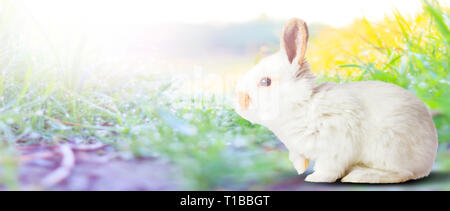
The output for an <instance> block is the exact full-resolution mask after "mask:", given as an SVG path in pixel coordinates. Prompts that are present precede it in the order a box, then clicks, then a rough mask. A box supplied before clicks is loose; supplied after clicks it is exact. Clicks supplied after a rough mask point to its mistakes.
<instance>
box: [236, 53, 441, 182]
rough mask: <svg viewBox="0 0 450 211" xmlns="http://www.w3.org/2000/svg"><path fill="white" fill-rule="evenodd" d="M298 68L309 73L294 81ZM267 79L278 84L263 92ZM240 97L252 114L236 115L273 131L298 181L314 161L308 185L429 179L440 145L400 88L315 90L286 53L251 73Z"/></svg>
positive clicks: (355, 85)
mask: <svg viewBox="0 0 450 211" xmlns="http://www.w3.org/2000/svg"><path fill="white" fill-rule="evenodd" d="M300 59H301V58H300ZM305 64H306V63H305ZM299 68H304V69H305V72H304V74H302V75H301V76H300V77H298V78H296V77H295V73H296V72H297V70H298V69H299ZM262 77H272V78H279V83H274V84H272V85H271V86H270V87H260V86H258V85H257V84H258V81H259V80H260V79H261V78H262ZM236 90H237V91H239V92H245V93H248V95H249V96H250V106H249V108H248V109H242V108H241V107H240V106H239V104H238V103H237V102H236V103H235V108H236V111H237V113H239V114H240V115H241V116H242V117H244V118H246V119H248V120H249V121H251V122H254V123H258V124H262V125H264V126H266V127H268V128H269V129H270V130H272V131H273V132H274V133H275V135H276V136H277V137H278V138H279V139H280V140H281V141H282V142H283V143H284V144H285V146H286V148H287V149H288V151H289V153H290V156H289V158H290V160H291V161H292V162H293V163H294V167H295V168H296V169H297V171H298V172H299V173H303V172H304V171H305V169H304V168H303V163H304V160H305V159H311V160H314V161H315V166H314V173H313V174H311V175H309V176H308V177H307V178H306V180H307V181H311V182H334V181H336V180H337V179H339V178H342V180H341V181H343V182H354V183H397V182H404V181H407V180H411V179H418V178H421V177H425V176H427V175H428V174H429V173H430V171H431V167H432V165H433V163H434V160H435V156H436V151H437V143H438V141H437V132H436V129H435V126H434V123H433V121H432V118H431V114H430V112H429V110H428V109H427V107H426V106H425V105H424V103H423V102H422V101H421V100H420V99H419V98H417V97H416V96H415V95H414V94H412V93H411V92H409V91H407V90H404V89H402V88H400V87H398V86H396V85H393V84H389V83H384V82H378V81H366V82H351V83H345V84H334V83H326V84H320V85H316V83H315V79H314V76H313V75H312V73H311V72H310V70H309V68H308V65H307V64H306V65H303V66H302V67H300V66H299V65H298V64H297V63H295V62H294V63H293V64H290V63H289V61H288V59H287V56H286V54H285V53H284V52H283V49H282V50H281V51H280V52H279V53H276V54H274V55H272V56H270V57H268V58H265V59H264V60H262V61H261V62H260V63H259V64H257V65H256V66H255V67H254V68H252V69H251V70H250V71H249V72H248V73H246V74H245V75H244V76H243V77H242V78H241V80H240V81H239V82H238V84H237V86H236Z"/></svg>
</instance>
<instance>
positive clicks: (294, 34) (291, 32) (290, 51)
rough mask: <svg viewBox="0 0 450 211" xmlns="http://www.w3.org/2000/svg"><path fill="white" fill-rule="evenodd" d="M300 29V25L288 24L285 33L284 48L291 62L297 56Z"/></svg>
mask: <svg viewBox="0 0 450 211" xmlns="http://www.w3.org/2000/svg"><path fill="white" fill-rule="evenodd" d="M298 31H299V28H298V25H297V24H296V23H294V24H289V25H288V26H286V28H285V30H284V34H283V41H284V48H285V50H286V54H287V56H288V59H289V62H290V63H291V64H292V61H293V60H294V58H295V56H297V38H298Z"/></svg>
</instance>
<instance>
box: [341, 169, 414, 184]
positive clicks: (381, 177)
mask: <svg viewBox="0 0 450 211" xmlns="http://www.w3.org/2000/svg"><path fill="white" fill-rule="evenodd" d="M409 179H410V175H408V174H405V173H399V172H393V171H386V170H381V169H374V168H369V167H363V166H354V167H353V168H352V169H350V171H349V173H348V174H347V175H346V176H344V177H343V178H342V179H341V182H348V183H402V182H405V181H407V180H409Z"/></svg>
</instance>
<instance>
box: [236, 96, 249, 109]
mask: <svg viewBox="0 0 450 211" xmlns="http://www.w3.org/2000/svg"><path fill="white" fill-rule="evenodd" d="M238 102H239V106H240V107H241V109H243V110H245V109H247V108H248V105H249V104H250V96H248V94H247V93H245V92H238Z"/></svg>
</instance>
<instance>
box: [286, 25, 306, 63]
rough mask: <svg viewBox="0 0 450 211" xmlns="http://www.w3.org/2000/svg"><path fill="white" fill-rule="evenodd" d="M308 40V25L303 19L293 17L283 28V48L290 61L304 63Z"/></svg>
mask: <svg viewBox="0 0 450 211" xmlns="http://www.w3.org/2000/svg"><path fill="white" fill-rule="evenodd" d="M307 42H308V27H307V26H306V23H305V22H304V21H303V20H300V19H298V18H293V19H291V20H289V22H288V23H286V25H284V28H283V35H282V37H281V49H282V50H284V52H286V55H287V57H288V59H289V63H291V64H293V63H294V62H296V63H297V64H298V65H300V66H301V65H302V63H303V59H304V57H305V52H306V45H307Z"/></svg>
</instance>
